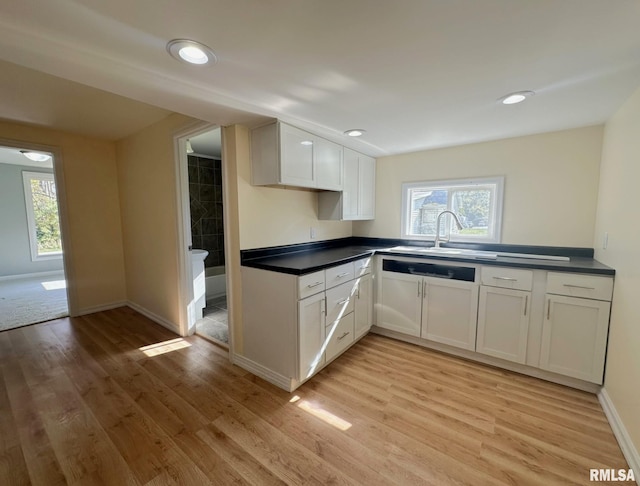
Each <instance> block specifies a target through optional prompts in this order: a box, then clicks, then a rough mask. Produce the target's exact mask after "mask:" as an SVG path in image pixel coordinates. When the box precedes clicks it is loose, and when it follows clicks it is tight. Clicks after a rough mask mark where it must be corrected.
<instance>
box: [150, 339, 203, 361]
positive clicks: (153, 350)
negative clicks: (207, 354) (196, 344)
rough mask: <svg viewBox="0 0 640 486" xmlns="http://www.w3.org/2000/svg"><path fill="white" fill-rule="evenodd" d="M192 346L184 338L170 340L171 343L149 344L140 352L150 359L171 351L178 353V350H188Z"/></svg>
mask: <svg viewBox="0 0 640 486" xmlns="http://www.w3.org/2000/svg"><path fill="white" fill-rule="evenodd" d="M189 346H191V344H189V343H188V342H187V341H185V340H184V339H182V338H176V339H170V340H169V341H162V342H161V343H155V344H149V345H148V346H142V347H141V348H138V349H140V351H142V352H143V353H144V354H146V355H147V356H149V357H153V356H158V355H160V354H165V353H170V352H171V351H177V350H178V349H183V348H188V347H189Z"/></svg>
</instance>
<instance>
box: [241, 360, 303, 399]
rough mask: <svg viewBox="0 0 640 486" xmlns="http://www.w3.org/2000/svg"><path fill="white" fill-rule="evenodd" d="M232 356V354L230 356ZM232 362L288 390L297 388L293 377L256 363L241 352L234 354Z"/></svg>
mask: <svg viewBox="0 0 640 486" xmlns="http://www.w3.org/2000/svg"><path fill="white" fill-rule="evenodd" d="M230 357H231V356H230ZM231 362H232V363H233V364H234V365H237V366H239V367H240V368H243V369H245V370H247V371H249V372H250V373H253V374H254V375H256V376H259V377H260V378H262V379H263V380H266V381H268V382H269V383H271V384H273V385H276V386H277V387H280V388H282V389H284V390H287V391H293V390H294V388H295V386H294V385H295V383H294V382H293V380H291V378H288V377H286V376H284V375H281V374H279V373H276V372H274V371H272V370H270V369H269V368H266V367H264V366H262V365H261V364H258V363H256V362H255V361H252V360H250V359H249V358H245V357H244V356H242V355H240V354H237V353H236V354H234V355H233V357H232V358H231Z"/></svg>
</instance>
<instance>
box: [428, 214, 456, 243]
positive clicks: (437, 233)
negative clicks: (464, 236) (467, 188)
mask: <svg viewBox="0 0 640 486" xmlns="http://www.w3.org/2000/svg"><path fill="white" fill-rule="evenodd" d="M447 213H449V214H450V215H451V216H453V220H454V221H455V223H456V226H457V227H458V229H459V230H461V229H462V223H461V222H460V220H459V219H458V215H457V214H456V213H454V212H453V211H449V210H448V209H446V210H444V211H442V212H441V213H440V214H438V219H437V220H436V240H435V245H434V246H435V247H436V248H440V221H441V219H442V215H443V214H447ZM449 239H451V234H449V238H447V240H446V241H445V243H446V242H448V241H449Z"/></svg>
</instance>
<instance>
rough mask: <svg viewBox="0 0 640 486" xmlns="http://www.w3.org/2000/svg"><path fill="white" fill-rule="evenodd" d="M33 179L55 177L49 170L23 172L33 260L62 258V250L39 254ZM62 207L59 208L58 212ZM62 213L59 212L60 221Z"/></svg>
mask: <svg viewBox="0 0 640 486" xmlns="http://www.w3.org/2000/svg"><path fill="white" fill-rule="evenodd" d="M33 179H38V180H46V181H54V182H55V178H54V175H53V174H52V173H49V172H27V171H23V172H22V182H23V184H24V202H25V206H26V209H27V228H28V230H29V247H30V248H31V261H33V262H35V261H42V260H57V259H61V258H62V252H61V251H56V252H51V253H47V254H46V255H40V254H38V238H37V236H36V216H35V214H34V212H33V192H32V191H31V181H32V180H33ZM59 212H60V208H58V213H59ZM59 219H60V214H58V221H59Z"/></svg>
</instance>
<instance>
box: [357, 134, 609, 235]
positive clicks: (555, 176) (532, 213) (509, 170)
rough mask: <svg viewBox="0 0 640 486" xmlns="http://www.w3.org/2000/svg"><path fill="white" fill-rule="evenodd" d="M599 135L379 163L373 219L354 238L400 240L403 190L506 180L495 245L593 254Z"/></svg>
mask: <svg viewBox="0 0 640 486" xmlns="http://www.w3.org/2000/svg"><path fill="white" fill-rule="evenodd" d="M602 134H603V127H602V126H595V127H586V128H578V129H574V130H565V131H560V132H551V133H545V134H540V135H531V136H526V137H517V138H510V139H504V140H498V141H493V142H486V143H476V144H470V145H462V146H458V147H451V148H444V149H438V150H428V151H422V152H414V153H409V154H402V155H394V156H389V157H381V158H379V159H378V161H377V166H376V170H377V173H376V219H375V220H374V221H367V222H357V223H354V225H353V234H354V235H356V236H373V237H387V238H399V237H400V234H401V201H402V197H401V185H402V183H403V182H414V181H428V180H446V179H456V178H469V177H488V176H500V175H504V176H505V193H504V212H503V219H502V243H508V244H522V245H545V246H576V247H589V248H590V247H592V243H593V227H594V222H595V212H596V196H597V192H598V178H599V170H600V156H601V149H602Z"/></svg>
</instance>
